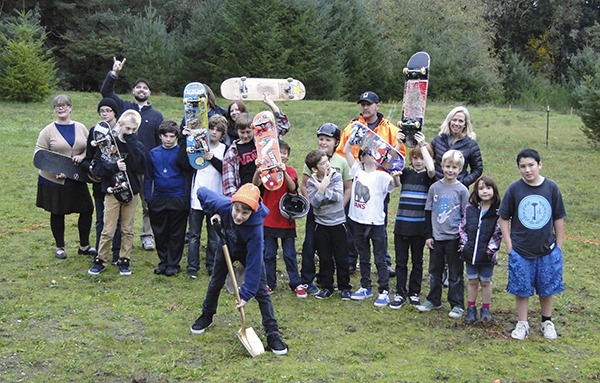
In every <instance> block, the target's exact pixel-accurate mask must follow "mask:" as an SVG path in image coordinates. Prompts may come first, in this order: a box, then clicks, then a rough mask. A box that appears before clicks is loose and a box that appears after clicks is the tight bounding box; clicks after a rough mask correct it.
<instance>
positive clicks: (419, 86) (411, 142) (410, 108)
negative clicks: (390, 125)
mask: <svg viewBox="0 0 600 383" xmlns="http://www.w3.org/2000/svg"><path fill="white" fill-rule="evenodd" d="M429 61H430V59H429V54H428V53H427V52H417V53H415V54H414V55H412V56H411V58H410V59H409V60H408V62H407V63H406V68H404V71H403V73H404V75H405V77H406V83H405V85H404V97H403V98H402V120H400V121H399V122H398V127H399V128H400V131H401V132H402V133H404V136H405V139H404V143H405V144H406V146H409V147H415V146H417V141H416V140H415V133H417V132H420V131H422V130H423V125H424V124H425V104H426V101H427V87H428V85H429Z"/></svg>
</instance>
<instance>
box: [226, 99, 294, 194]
mask: <svg viewBox="0 0 600 383" xmlns="http://www.w3.org/2000/svg"><path fill="white" fill-rule="evenodd" d="M263 103H265V104H266V105H268V106H269V108H271V110H272V111H273V114H274V115H275V118H276V120H277V132H278V133H279V137H283V136H284V135H285V134H286V133H287V132H288V131H289V130H290V123H289V121H288V118H287V116H286V115H285V114H283V113H282V112H281V110H280V109H279V107H278V106H277V105H275V103H274V102H273V101H272V100H271V99H270V98H268V97H267V95H266V94H265V98H264V99H263ZM252 120H253V116H252V115H250V114H249V113H240V114H239V115H238V116H237V118H236V120H235V128H236V130H237V133H238V136H239V137H240V138H239V139H237V140H235V141H233V142H232V143H231V146H230V147H229V149H227V152H225V157H224V158H223V194H224V195H226V196H228V197H231V196H232V195H233V194H234V193H235V192H236V191H237V189H239V187H240V186H242V185H243V184H246V183H252V178H253V177H254V172H256V163H255V161H256V158H257V156H258V155H257V153H256V145H255V143H254V125H253V124H252Z"/></svg>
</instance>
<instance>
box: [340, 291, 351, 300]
mask: <svg viewBox="0 0 600 383" xmlns="http://www.w3.org/2000/svg"><path fill="white" fill-rule="evenodd" d="M351 296H352V293H351V292H350V290H344V291H342V300H343V301H349V300H350V299H351V298H350V297H351Z"/></svg>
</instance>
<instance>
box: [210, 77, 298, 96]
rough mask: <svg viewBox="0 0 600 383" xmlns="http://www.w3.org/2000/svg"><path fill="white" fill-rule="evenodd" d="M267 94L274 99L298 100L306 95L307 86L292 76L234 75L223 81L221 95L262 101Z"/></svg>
mask: <svg viewBox="0 0 600 383" xmlns="http://www.w3.org/2000/svg"><path fill="white" fill-rule="evenodd" d="M265 94H267V95H268V96H269V98H270V99H271V100H273V101H298V100H302V99H303V98H304V97H305V96H306V88H304V84H302V82H301V81H298V80H296V79H294V78H292V77H288V78H287V79H279V78H252V77H232V78H228V79H227V80H225V81H223V82H222V83H221V95H222V96H223V97H224V98H226V99H228V100H244V101H246V100H248V101H262V100H263V99H264V97H265Z"/></svg>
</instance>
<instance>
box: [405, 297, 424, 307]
mask: <svg viewBox="0 0 600 383" xmlns="http://www.w3.org/2000/svg"><path fill="white" fill-rule="evenodd" d="M408 302H409V303H410V304H411V305H413V306H419V305H420V304H421V300H420V299H419V296H418V295H411V296H410V297H408Z"/></svg>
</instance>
